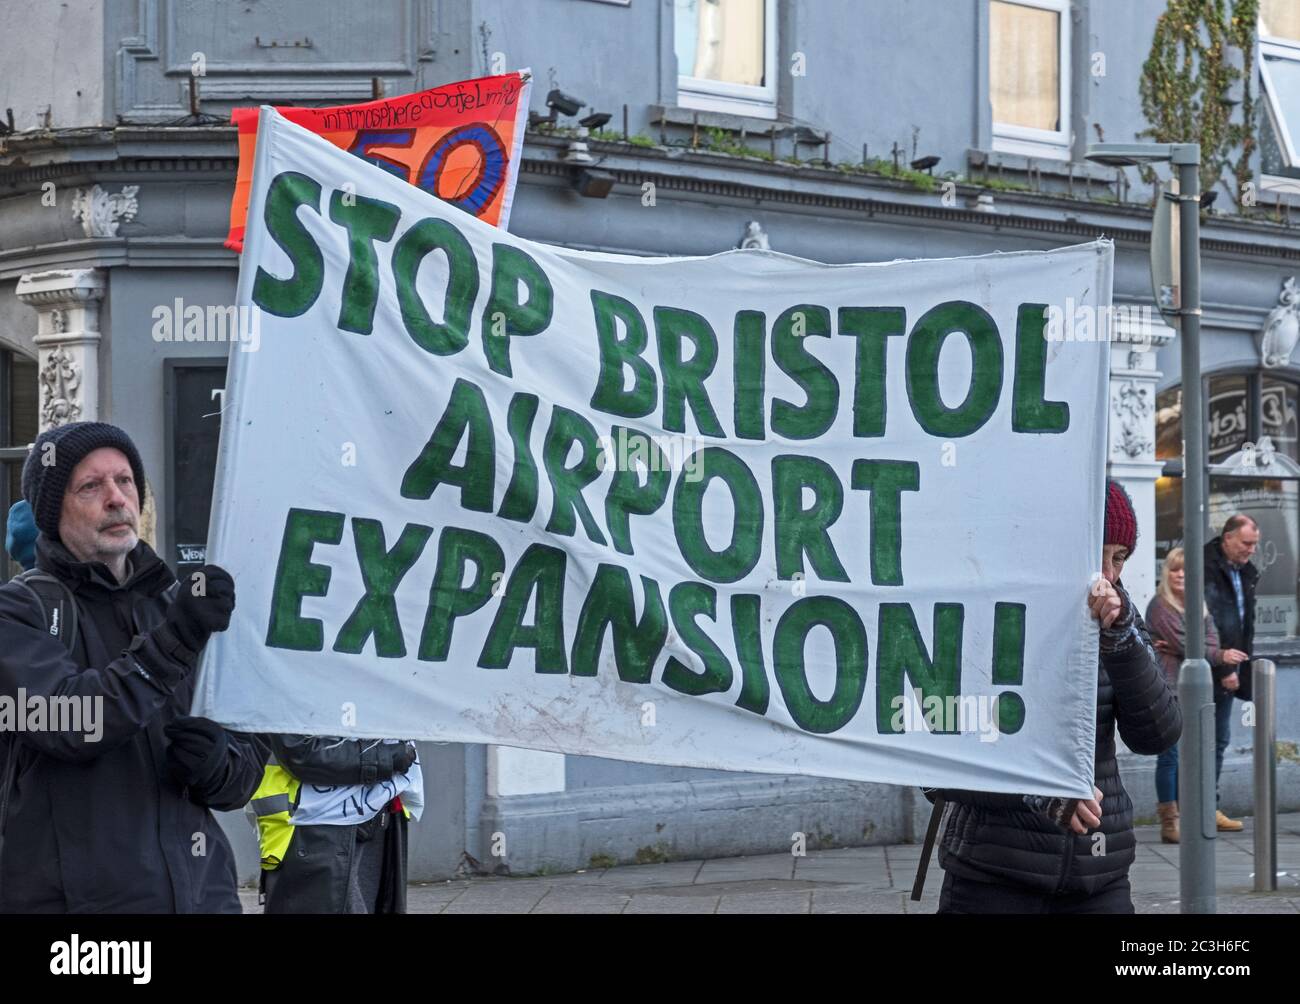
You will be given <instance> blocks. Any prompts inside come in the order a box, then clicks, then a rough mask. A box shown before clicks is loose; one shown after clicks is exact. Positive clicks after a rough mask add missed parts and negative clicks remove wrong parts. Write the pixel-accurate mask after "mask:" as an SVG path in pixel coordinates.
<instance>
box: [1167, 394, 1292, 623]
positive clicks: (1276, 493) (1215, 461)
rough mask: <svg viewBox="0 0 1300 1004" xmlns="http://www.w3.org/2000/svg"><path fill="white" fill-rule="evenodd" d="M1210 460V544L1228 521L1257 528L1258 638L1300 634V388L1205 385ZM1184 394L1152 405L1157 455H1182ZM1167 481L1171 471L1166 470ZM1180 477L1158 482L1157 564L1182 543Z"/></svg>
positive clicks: (1181, 483)
mask: <svg viewBox="0 0 1300 1004" xmlns="http://www.w3.org/2000/svg"><path fill="white" fill-rule="evenodd" d="M1205 395H1206V409H1205V429H1204V437H1205V447H1206V457H1207V460H1208V465H1209V469H1208V475H1209V480H1208V484H1207V489H1208V492H1207V498H1206V502H1207V506H1206V522H1207V527H1206V529H1207V533H1208V536H1207V538H1206V539H1207V540H1208V539H1210V538H1212V537H1214V536H1217V535H1218V534H1219V533H1220V532H1222V530H1223V524H1224V522H1226V520H1227V519H1228V517H1229V516H1232V515H1234V514H1236V513H1244V514H1246V515H1247V516H1250V517H1251V518H1252V519H1254V520H1255V522H1256V523H1258V524H1259V532H1260V542H1259V548H1258V549H1257V550H1256V553H1255V557H1254V558H1253V559H1252V561H1254V563H1255V565H1256V567H1257V568H1259V571H1260V580H1259V586H1258V588H1257V591H1256V608H1255V637H1256V639H1257V640H1260V641H1268V640H1274V641H1278V640H1284V639H1291V638H1295V637H1297V636H1300V423H1298V413H1300V384H1298V383H1296V382H1295V381H1293V380H1288V379H1284V378H1282V377H1279V376H1276V375H1274V374H1273V373H1246V374H1240V373H1234V374H1224V375H1218V376H1213V377H1210V378H1209V379H1207V380H1206V381H1205ZM1181 411H1182V391H1181V389H1180V388H1171V389H1169V390H1166V391H1163V392H1162V393H1160V394H1159V395H1158V396H1157V399H1156V456H1157V458H1158V459H1161V460H1172V461H1176V460H1179V459H1181V454H1182V442H1181V435H1182V423H1181ZM1166 470H1169V471H1170V473H1171V474H1173V473H1174V471H1173V469H1170V468H1166ZM1182 538H1183V479H1182V478H1181V477H1180V476H1164V477H1161V478H1160V479H1159V480H1157V481H1156V557H1157V560H1160V559H1163V558H1164V556H1165V554H1167V553H1168V552H1169V549H1170V548H1172V547H1175V546H1180V545H1181V544H1182Z"/></svg>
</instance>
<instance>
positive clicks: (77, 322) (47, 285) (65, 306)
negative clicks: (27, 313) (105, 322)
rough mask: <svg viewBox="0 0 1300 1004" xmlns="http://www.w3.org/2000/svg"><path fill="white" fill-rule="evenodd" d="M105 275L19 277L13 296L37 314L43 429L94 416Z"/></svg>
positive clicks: (66, 272)
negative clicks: (101, 304) (100, 313)
mask: <svg viewBox="0 0 1300 1004" xmlns="http://www.w3.org/2000/svg"><path fill="white" fill-rule="evenodd" d="M104 286H105V282H104V272H103V270H101V269H95V268H73V269H52V270H50V271H48V272H29V273H27V274H26V275H23V276H21V277H19V279H18V287H17V289H16V290H15V294H16V295H17V297H18V299H20V300H21V301H22V302H23V303H26V304H27V305H28V306H30V307H33V308H35V310H36V313H37V325H36V326H37V334H36V337H35V339H33V341H34V343H35V347H36V351H37V356H38V358H37V381H38V389H39V391H40V423H41V428H42V429H48V428H50V427H51V426H55V425H63V424H65V423H67V422H77V421H86V420H93V419H95V418H98V417H99V341H100V333H99V304H100V301H101V300H102V299H103V297H104Z"/></svg>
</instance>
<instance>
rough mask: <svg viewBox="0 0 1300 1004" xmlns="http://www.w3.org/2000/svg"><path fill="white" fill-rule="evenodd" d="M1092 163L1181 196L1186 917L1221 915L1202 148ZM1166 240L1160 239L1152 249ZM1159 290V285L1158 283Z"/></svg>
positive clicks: (1167, 195) (1095, 152) (1182, 886)
mask: <svg viewBox="0 0 1300 1004" xmlns="http://www.w3.org/2000/svg"><path fill="white" fill-rule="evenodd" d="M1087 158H1088V160H1093V161H1096V162H1098V163H1101V164H1108V165H1111V166H1116V167H1120V166H1126V165H1131V164H1145V163H1152V162H1160V161H1164V162H1168V163H1169V164H1171V165H1172V166H1173V168H1174V169H1175V170H1176V172H1177V175H1178V192H1177V194H1174V193H1172V192H1161V193H1160V197H1161V198H1162V199H1169V200H1171V201H1173V202H1175V203H1177V205H1178V220H1179V233H1178V238H1179V266H1180V268H1179V271H1180V273H1181V274H1180V275H1177V276H1175V277H1174V283H1175V284H1176V288H1177V289H1178V293H1179V295H1178V297H1177V300H1176V302H1175V303H1173V304H1169V305H1166V304H1163V303H1159V302H1158V306H1160V309H1161V310H1162V311H1163V312H1165V313H1169V314H1173V315H1174V316H1175V317H1176V318H1177V324H1178V341H1179V349H1180V352H1181V355H1182V383H1183V401H1182V428H1183V543H1184V561H1185V564H1184V566H1183V567H1184V571H1185V575H1186V580H1185V581H1186V586H1185V600H1184V604H1183V605H1184V609H1186V610H1187V611H1189V614H1188V616H1187V618H1186V620H1187V654H1186V657H1185V658H1184V660H1183V664H1182V667H1181V668H1180V669H1179V672H1178V700H1179V703H1180V704H1181V706H1182V712H1183V737H1182V740H1181V741H1180V743H1179V748H1178V761H1179V765H1178V774H1179V778H1178V793H1179V798H1178V801H1179V805H1180V812H1181V814H1182V817H1183V821H1184V825H1183V826H1182V828H1181V831H1182V832H1181V837H1180V840H1179V844H1178V862H1179V872H1180V874H1179V892H1180V900H1181V903H1182V912H1183V913H1214V912H1216V904H1215V889H1214V846H1215V845H1214V841H1215V840H1216V839H1217V836H1218V831H1217V827H1216V824H1215V818H1214V809H1215V792H1214V683H1213V680H1212V678H1211V676H1210V664H1209V663H1208V662H1206V661H1205V626H1204V621H1203V620H1202V618H1201V616H1200V611H1201V610H1202V609H1203V604H1204V601H1205V443H1204V430H1205V422H1204V417H1203V415H1202V408H1201V218H1200V208H1201V205H1200V204H1201V175H1200V168H1201V147H1200V144H1199V143H1092V144H1089V145H1088V153H1087ZM1161 236H1163V237H1164V238H1165V239H1166V240H1167V239H1168V234H1167V232H1166V233H1165V234H1163V235H1160V234H1153V236H1152V241H1153V244H1154V243H1155V242H1156V241H1158V240H1160V238H1161ZM1157 282H1158V280H1157Z"/></svg>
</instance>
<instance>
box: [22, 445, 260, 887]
mask: <svg viewBox="0 0 1300 1004" xmlns="http://www.w3.org/2000/svg"><path fill="white" fill-rule="evenodd" d="M144 493H145V478H144V470H143V466H142V464H141V461H140V455H139V453H138V452H137V450H136V448H135V445H134V443H132V442H131V439H130V437H129V436H127V434H126V433H125V432H124V431H122V430H121V429H118V428H116V427H115V426H112V425H106V424H103V423H99V422H77V423H72V424H69V425H64V426H59V427H56V428H54V429H50V430H47V431H46V432H44V433H42V434H41V436H40V437H39V438H38V439H37V441H36V444H35V446H34V447H33V450H32V453H31V454H30V455H29V457H28V458H27V462H26V465H25V467H24V469H23V494H24V496H25V497H26V499H27V501H28V502H29V503H30V505H31V508H32V512H33V515H34V518H35V522H36V526H37V527H38V529H39V530H40V536H39V537H38V538H37V541H36V568H37V570H38V571H39V572H41V573H43V574H44V575H45V576H48V577H52V579H53V580H56V581H46V582H44V583H39V582H36V581H33V580H30V579H29V580H26V581H23V580H18V579H15V580H11V581H10V582H8V583H5V584H4V585H3V586H0V697H6V698H9V699H10V700H19V699H22V700H23V701H25V703H26V705H28V706H33V702H34V706H38V707H44V708H46V709H52V708H54V707H56V706H57V704H58V703H60V702H62V703H63V704H64V705H65V707H66V706H68V705H69V704H70V703H75V705H76V707H77V708H78V709H80V710H81V711H82V712H83V713H82V716H81V718H82V720H81V721H80V723H78V724H73V725H72V726H71V727H68V720H67V719H66V718H65V719H63V720H59V721H56V719H55V716H54V715H53V713H52V712H51V713H50V714H48V715H47V717H46V721H45V723H44V726H43V727H42V728H31V729H29V730H24V731H15V732H12V733H10V734H9V735H3V736H0V740H2V742H0V768H4V769H5V773H4V774H3V775H0V795H7V796H8V798H7V800H6V799H4V798H0V803H3V802H7V804H6V805H5V809H4V810H3V818H4V820H5V825H4V843H3V845H2V847H0V912H42V913H92V912H93V913H100V912H114V913H124V912H132V913H170V912H175V913H197V912H223V913H238V912H240V906H239V898H238V896H237V894H236V891H235V883H236V875H235V866H234V856H233V854H232V852H231V849H230V845H229V843H228V842H227V840H226V837H225V835H224V834H223V833H222V831H221V829H220V827H219V826H218V825H217V822H216V820H215V818H214V817H213V815H212V812H211V810H212V809H235V808H238V807H240V806H242V805H243V804H244V803H245V802H246V801H247V800H248V798H249V796H250V795H251V794H252V792H253V790H254V789H255V788H256V786H257V783H258V779H259V777H260V775H261V771H262V768H263V765H264V763H265V757H266V752H265V749H264V747H262V746H260V745H259V744H257V743H256V742H254V741H252V740H250V739H249V738H248V737H244V736H241V735H238V734H236V733H230V732H226V731H225V730H224V729H222V728H221V727H220V726H218V725H217V724H216V723H214V722H211V721H208V720H207V719H202V718H191V717H189V716H188V714H187V712H188V710H189V707H190V702H191V698H192V696H193V691H194V666H195V663H196V660H197V659H198V654H199V652H200V650H201V649H202V648H203V646H204V645H205V644H206V643H207V640H208V638H209V636H210V635H211V633H212V632H213V631H222V630H225V628H226V627H227V626H228V625H229V623H230V615H231V611H232V610H233V609H234V605H235V596H234V592H235V590H234V582H233V581H232V580H231V578H230V576H229V575H228V574H227V573H226V572H225V571H224V570H222V569H220V568H218V567H216V566H215V565H208V566H205V567H204V568H203V569H202V570H201V572H200V573H196V575H195V576H194V578H193V579H192V580H190V581H187V582H185V583H182V584H181V585H180V587H176V579H175V576H173V575H172V573H171V571H170V570H169V569H168V568H167V566H166V565H164V564H163V562H162V560H161V559H160V558H159V557H158V556H157V555H156V554H155V553H154V552H153V550H152V549H151V548H150V547H149V546H148V545H147V544H145V543H143V542H142V541H140V540H139V539H138V537H137V535H136V531H137V527H138V524H139V515H140V507H141V504H142V503H143V500H144ZM51 586H52V587H53V589H54V591H55V593H56V594H59V595H61V596H62V597H63V601H62V602H58V601H56V603H55V605H54V608H53V609H51V606H50V603H49V602H48V599H47V598H43V596H42V590H44V589H45V588H46V587H51ZM38 587H39V588H38ZM69 604H70V605H71V606H70V607H69ZM73 613H75V615H76V616H75V621H76V631H75V633H67V634H65V632H66V629H67V628H68V627H69V626H70V625H71V624H72V623H73V617H72V616H71V615H72V614H73ZM92 722H93V725H92ZM88 726H91V727H88Z"/></svg>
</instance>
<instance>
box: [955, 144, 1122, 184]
mask: <svg viewBox="0 0 1300 1004" xmlns="http://www.w3.org/2000/svg"><path fill="white" fill-rule="evenodd" d="M966 166H967V167H968V168H969V170H970V176H971V177H972V178H974V177H975V176H976V174H977V173H978V174H979V175H980V176H981V177H983V176H985V174H988V175H990V176H991V175H992V174H993V173H994V172H996V173H998V174H1001V173H1002V172H1003V171H1009V172H1011V173H1012V174H1029V173H1031V172H1032V173H1034V174H1042V175H1047V176H1049V177H1053V178H1073V179H1074V180H1075V181H1098V182H1101V183H1102V184H1104V185H1113V184H1114V183H1115V171H1116V170H1117V168H1113V167H1105V166H1103V165H1101V164H1094V163H1093V162H1092V161H1090V160H1072V159H1068V158H1067V159H1065V160H1062V159H1059V158H1057V157H1046V156H1045V157H1029V156H1026V155H1025V154H1021V153H1008V152H1005V151H1002V150H974V149H971V150H967V151H966Z"/></svg>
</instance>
